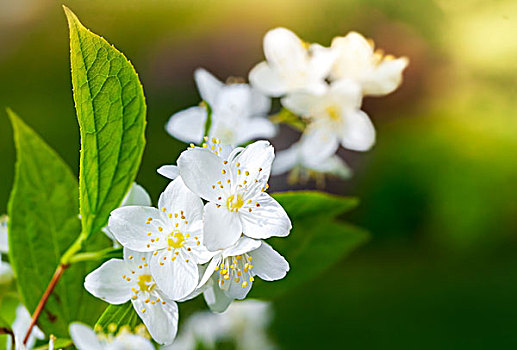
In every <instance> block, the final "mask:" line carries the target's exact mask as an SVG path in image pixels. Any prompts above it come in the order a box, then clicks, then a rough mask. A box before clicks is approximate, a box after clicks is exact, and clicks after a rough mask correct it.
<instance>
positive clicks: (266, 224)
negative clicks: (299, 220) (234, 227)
mask: <svg viewBox="0 0 517 350" xmlns="http://www.w3.org/2000/svg"><path fill="white" fill-rule="evenodd" d="M256 201H257V202H258V203H259V204H260V206H259V207H253V209H252V211H251V212H248V211H245V210H243V211H241V212H239V215H240V216H241V219H242V225H243V232H244V234H245V235H246V236H248V237H251V238H256V239H265V238H269V237H272V236H278V237H285V236H287V235H288V234H289V231H290V230H291V220H290V219H289V217H288V216H287V213H286V212H285V210H284V208H282V206H281V205H280V204H278V202H277V201H276V200H274V199H273V198H272V197H271V196H270V195H268V194H267V193H261V195H260V196H259V197H258V198H257V199H256Z"/></svg>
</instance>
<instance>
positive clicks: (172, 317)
mask: <svg viewBox="0 0 517 350" xmlns="http://www.w3.org/2000/svg"><path fill="white" fill-rule="evenodd" d="M160 299H162V300H163V301H165V305H164V304H162V303H161V302H158V303H155V304H154V305H153V304H151V303H144V301H143V300H142V298H138V299H136V300H132V302H133V306H134V308H135V310H136V312H137V313H138V316H140V318H141V319H142V321H143V322H144V324H145V326H146V327H147V330H148V331H149V333H150V334H151V336H152V337H153V339H154V340H155V341H156V342H157V343H159V344H170V343H172V342H173V341H174V338H175V337H176V333H177V331H178V305H177V304H176V303H175V302H174V301H172V300H169V299H167V298H166V297H165V296H163V295H160ZM143 310H145V311H143Z"/></svg>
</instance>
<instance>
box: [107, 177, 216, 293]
mask: <svg viewBox="0 0 517 350" xmlns="http://www.w3.org/2000/svg"><path fill="white" fill-rule="evenodd" d="M158 208H159V209H157V208H152V207H140V206H128V207H122V208H118V209H115V210H114V211H113V212H112V213H111V216H110V220H109V228H110V230H111V232H113V234H114V235H115V237H116V238H117V240H118V241H119V242H120V243H121V244H122V245H123V246H124V247H127V248H129V249H131V250H136V251H139V252H153V254H152V258H151V261H150V270H151V273H152V275H153V277H154V279H155V280H156V283H157V284H158V287H160V289H161V290H162V291H163V292H164V293H165V294H166V295H168V296H169V298H171V299H174V300H178V299H181V298H184V297H186V296H187V295H188V294H190V293H191V292H192V291H193V290H194V289H195V288H196V286H197V283H198V281H199V272H198V267H197V265H198V264H203V263H205V262H207V261H208V260H209V259H210V258H211V257H212V255H213V254H211V253H209V252H208V251H207V250H206V248H205V246H204V245H203V221H202V219H203V202H202V201H201V199H200V198H199V197H198V196H197V195H195V194H194V193H192V192H191V191H190V190H189V189H188V188H187V187H186V186H185V185H184V184H183V180H182V178H181V177H178V178H176V179H175V180H174V181H172V182H171V183H170V184H169V185H168V186H167V188H166V189H165V191H164V192H163V193H162V194H161V195H160V199H159V201H158Z"/></svg>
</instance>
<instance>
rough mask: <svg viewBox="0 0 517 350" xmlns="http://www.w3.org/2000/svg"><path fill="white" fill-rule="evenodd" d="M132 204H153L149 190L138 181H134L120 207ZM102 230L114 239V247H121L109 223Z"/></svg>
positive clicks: (146, 205)
mask: <svg viewBox="0 0 517 350" xmlns="http://www.w3.org/2000/svg"><path fill="white" fill-rule="evenodd" d="M130 205H139V206H145V207H148V206H151V197H150V196H149V194H148V193H147V191H146V190H145V189H144V188H143V187H142V186H140V185H139V184H137V183H136V182H134V183H133V185H131V188H130V189H129V192H128V193H127V194H126V196H125V197H124V199H123V200H122V204H120V207H126V206H130ZM102 232H104V233H105V234H106V236H108V237H109V238H110V239H111V240H113V247H114V248H120V243H119V242H118V241H117V239H116V238H115V236H114V235H113V233H112V232H111V231H110V229H109V227H108V226H107V225H106V227H104V228H103V229H102Z"/></svg>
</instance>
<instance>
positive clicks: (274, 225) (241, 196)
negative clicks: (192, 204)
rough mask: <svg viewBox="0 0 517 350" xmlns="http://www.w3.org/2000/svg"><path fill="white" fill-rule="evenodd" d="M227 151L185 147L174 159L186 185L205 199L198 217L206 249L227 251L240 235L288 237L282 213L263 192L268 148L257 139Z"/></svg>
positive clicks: (213, 146) (269, 156) (270, 153)
mask: <svg viewBox="0 0 517 350" xmlns="http://www.w3.org/2000/svg"><path fill="white" fill-rule="evenodd" d="M215 141H217V140H215ZM205 146H207V145H206V144H205ZM230 149H231V148H228V147H224V146H219V144H218V143H217V142H216V143H215V144H211V145H210V146H207V147H206V148H199V147H195V148H190V149H188V150H186V151H184V152H183V153H182V154H181V156H180V157H179V159H178V167H179V171H180V174H181V178H182V179H183V181H185V184H186V185H187V187H189V188H190V190H191V191H193V192H194V193H196V194H197V195H199V196H201V197H202V198H203V199H205V200H207V201H208V203H207V204H206V205H205V211H204V216H203V221H204V233H205V237H204V239H205V245H206V247H207V248H208V249H209V250H211V251H215V250H219V249H224V248H228V247H230V246H232V245H233V244H234V243H235V242H237V240H238V239H239V237H240V236H241V234H242V233H243V234H244V235H246V236H248V237H251V238H256V239H265V238H269V237H271V236H280V237H283V236H287V235H288V234H289V231H290V229H291V221H290V220H289V217H288V216H287V213H286V212H285V210H284V209H283V208H282V206H281V205H280V204H278V202H277V201H276V200H274V199H273V198H272V197H271V196H270V195H268V194H267V193H265V190H266V189H267V188H268V185H267V181H268V179H269V174H270V172H271V163H272V162H273V159H274V150H273V146H271V145H270V144H269V142H267V141H257V142H255V143H252V144H251V145H249V146H247V147H246V148H244V149H242V148H236V149H234V150H233V151H231V152H230Z"/></svg>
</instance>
